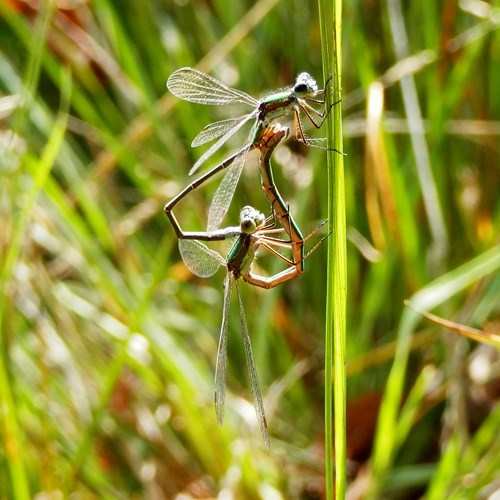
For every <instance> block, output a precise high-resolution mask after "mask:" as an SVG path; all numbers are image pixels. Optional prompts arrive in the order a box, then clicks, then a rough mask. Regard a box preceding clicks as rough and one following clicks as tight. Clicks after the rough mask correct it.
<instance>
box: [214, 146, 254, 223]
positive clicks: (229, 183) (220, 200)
mask: <svg viewBox="0 0 500 500" xmlns="http://www.w3.org/2000/svg"><path fill="white" fill-rule="evenodd" d="M248 151H249V149H246V150H243V151H242V152H241V153H240V154H239V155H238V156H237V157H236V158H235V159H234V161H233V163H231V165H230V166H229V167H228V169H227V172H226V175H224V177H223V178H222V181H221V183H220V184H219V187H218V188H217V191H216V192H215V195H214V198H213V200H212V204H211V205H210V209H209V210H208V223H207V231H214V230H216V229H218V228H219V226H220V225H221V222H222V221H223V220H224V217H225V216H226V214H227V211H228V209H229V205H230V204H231V200H232V199H233V196H234V192H235V191H236V186H237V185H238V181H239V179H240V176H241V172H242V170H243V167H244V165H245V159H246V153H247V152H248Z"/></svg>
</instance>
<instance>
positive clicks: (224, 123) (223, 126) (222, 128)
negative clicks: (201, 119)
mask: <svg viewBox="0 0 500 500" xmlns="http://www.w3.org/2000/svg"><path fill="white" fill-rule="evenodd" d="M247 116H248V115H243V116H240V117H238V118H229V119H228V120H220V121H218V122H214V123H210V124H209V125H207V126H206V127H205V128H203V129H202V130H201V131H200V133H199V134H198V135H197V136H196V137H195V138H194V139H193V142H192V143H191V147H192V148H195V147H196V146H201V145H202V144H205V143H207V142H210V141H213V140H214V139H217V137H220V136H221V135H224V134H226V133H227V132H229V131H230V130H231V129H232V128H233V127H236V126H237V125H238V124H239V123H240V121H241V120H244V119H245V118H247Z"/></svg>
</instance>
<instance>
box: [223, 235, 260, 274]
mask: <svg viewBox="0 0 500 500" xmlns="http://www.w3.org/2000/svg"><path fill="white" fill-rule="evenodd" d="M254 258H255V243H254V241H253V238H252V235H251V234H241V235H240V236H239V237H238V238H236V240H235V242H234V243H233V245H232V246H231V249H230V250H229V253H228V255H227V268H228V269H229V271H231V272H232V273H233V276H234V277H235V279H238V278H240V277H241V276H242V275H244V274H248V272H249V271H250V266H251V264H252V262H253V260H254Z"/></svg>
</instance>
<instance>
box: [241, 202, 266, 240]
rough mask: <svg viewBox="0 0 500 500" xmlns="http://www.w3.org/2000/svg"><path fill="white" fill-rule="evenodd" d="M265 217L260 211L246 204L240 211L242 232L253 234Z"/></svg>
mask: <svg viewBox="0 0 500 500" xmlns="http://www.w3.org/2000/svg"><path fill="white" fill-rule="evenodd" d="M265 220H266V218H265V217H264V214H263V213H262V212H259V211H258V210H257V209H255V208H253V207H250V206H248V205H247V206H246V207H243V208H242V209H241V212H240V229H241V232H242V233H245V234H253V233H255V231H257V229H258V228H259V227H260V226H262V224H264V222H265Z"/></svg>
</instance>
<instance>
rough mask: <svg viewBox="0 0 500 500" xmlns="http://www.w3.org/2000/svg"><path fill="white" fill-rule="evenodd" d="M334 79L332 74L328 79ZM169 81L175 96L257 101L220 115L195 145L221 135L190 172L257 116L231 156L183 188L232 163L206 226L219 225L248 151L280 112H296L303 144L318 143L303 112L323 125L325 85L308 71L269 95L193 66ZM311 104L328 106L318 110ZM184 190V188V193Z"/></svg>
mask: <svg viewBox="0 0 500 500" xmlns="http://www.w3.org/2000/svg"><path fill="white" fill-rule="evenodd" d="M329 81H330V80H329ZM167 87H168V89H169V90H170V92H172V94H174V95H175V96H177V97H179V98H180V99H183V100H185V101H189V102H194V103H199V104H207V105H218V106H222V105H229V104H238V103H239V104H246V105H249V106H252V107H253V111H251V112H250V113H248V114H246V115H243V116H241V117H238V118H230V119H227V120H221V121H218V122H215V123H211V124H209V125H207V126H206V127H205V128H204V129H203V130H202V131H201V132H200V133H199V134H198V135H197V136H196V137H195V138H194V140H193V142H192V143H191V145H192V146H199V145H202V144H205V143H207V142H210V141H213V140H215V139H217V138H219V140H218V141H217V142H216V143H215V144H213V145H212V146H211V147H210V148H209V149H208V150H207V151H206V152H205V153H204V154H203V155H202V156H201V157H200V158H199V159H198V161H197V162H196V163H195V164H194V166H193V167H192V169H191V171H190V174H192V173H193V172H195V171H196V170H197V169H198V168H199V166H200V165H201V164H202V163H204V162H205V161H206V160H207V159H208V158H210V156H212V155H213V154H214V153H215V152H216V151H217V150H218V149H219V148H220V147H221V146H222V145H223V144H225V143H226V142H227V141H228V140H229V139H230V138H231V137H232V136H233V135H234V134H235V133H236V132H237V131H238V130H240V129H241V128H242V127H243V125H245V123H247V122H249V121H251V120H252V119H253V120H254V124H253V127H252V129H251V131H250V135H249V137H248V139H247V141H246V143H245V145H244V146H243V147H242V148H241V149H240V150H239V151H237V152H236V153H235V154H234V155H232V156H231V157H230V158H228V159H226V160H224V161H223V162H222V163H220V164H219V165H217V166H215V167H214V168H212V169H211V170H210V171H208V172H207V173H206V174H205V175H203V176H201V177H200V178H199V179H197V180H196V181H194V182H193V183H191V184H190V185H189V186H188V187H187V188H186V189H187V191H186V192H183V193H184V195H185V194H187V192H189V191H191V190H192V189H195V188H196V187H198V186H199V185H200V184H202V183H203V182H205V181H206V180H207V179H209V178H210V177H212V176H213V175H215V174H216V173H217V172H220V171H221V170H223V169H225V168H227V167H230V168H229V170H228V172H227V174H226V175H225V177H224V178H223V179H222V181H221V184H220V185H219V188H218V189H217V192H216V193H215V196H214V199H213V202H212V206H211V207H210V211H209V217H208V224H207V230H209V231H210V230H213V229H217V228H218V227H219V226H220V224H221V222H222V220H223V218H224V216H225V215H226V213H227V210H228V207H229V204H230V203H231V200H232V197H233V194H234V191H235V189H236V185H237V183H238V180H239V178H240V175H241V172H242V170H243V166H244V164H245V157H246V154H247V153H248V152H249V151H251V150H252V149H254V148H258V147H259V144H260V142H261V140H262V137H263V136H264V135H265V132H266V129H267V128H268V127H269V125H270V124H271V123H272V122H273V121H274V120H277V119H278V118H280V117H282V116H284V115H287V114H290V113H293V117H294V137H295V139H296V140H299V141H301V142H303V143H304V144H308V145H313V141H314V140H313V139H309V138H307V137H306V136H305V134H304V132H303V129H302V124H301V121H300V112H303V113H304V114H305V116H306V117H307V118H308V119H309V121H310V122H311V123H312V124H313V125H314V126H315V127H316V128H319V127H321V125H322V123H323V121H324V118H325V116H326V110H325V109H324V104H325V98H324V94H325V90H324V89H318V85H317V83H316V81H315V80H314V78H313V77H312V76H311V75H309V73H305V72H304V73H300V74H299V75H298V76H297V79H296V80H295V83H294V85H292V86H291V87H288V88H286V89H284V90H280V91H277V92H275V93H273V94H270V95H269V96H267V97H265V98H263V99H260V100H257V99H254V98H253V97H251V96H250V95H248V94H246V93H245V92H242V91H241V90H237V89H233V88H231V87H228V86H227V85H225V84H223V83H222V82H220V81H219V80H217V79H215V78H213V77H211V76H210V75H207V74H206V73H203V72H202V71H199V70H196V69H193V68H181V69H179V70H177V71H175V72H174V73H172V75H170V77H169V79H168V81H167ZM311 104H316V105H321V106H323V110H322V111H318V110H317V109H316V108H314V107H313V106H312V105H311ZM181 194H182V193H181Z"/></svg>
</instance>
